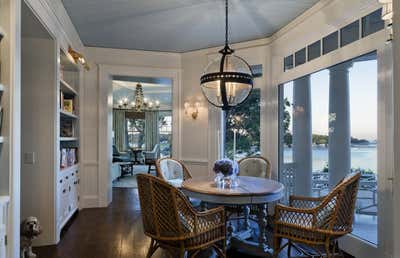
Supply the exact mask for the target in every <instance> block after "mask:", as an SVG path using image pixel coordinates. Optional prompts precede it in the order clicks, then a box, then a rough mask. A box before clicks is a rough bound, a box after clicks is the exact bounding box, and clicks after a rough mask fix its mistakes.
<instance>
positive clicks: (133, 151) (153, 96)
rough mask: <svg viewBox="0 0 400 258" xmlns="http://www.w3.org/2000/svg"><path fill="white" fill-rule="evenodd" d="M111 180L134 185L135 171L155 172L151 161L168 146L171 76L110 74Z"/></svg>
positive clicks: (164, 153) (118, 184) (117, 184)
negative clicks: (111, 103)
mask: <svg viewBox="0 0 400 258" xmlns="http://www.w3.org/2000/svg"><path fill="white" fill-rule="evenodd" d="M112 87H113V91H112V95H113V112H112V121H113V123H112V130H113V133H112V136H113V139H112V144H113V146H112V148H113V160H112V170H111V180H112V184H113V187H117V188H121V187H122V188H136V187H137V183H136V175H137V174H140V173H150V174H153V175H155V161H156V160H157V159H158V158H163V157H170V156H171V150H172V131H173V128H172V80H171V79H169V78H151V77H131V76H114V77H113V80H112Z"/></svg>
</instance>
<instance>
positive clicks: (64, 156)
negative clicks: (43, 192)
mask: <svg viewBox="0 0 400 258" xmlns="http://www.w3.org/2000/svg"><path fill="white" fill-rule="evenodd" d="M77 153H78V149H77V148H62V149H61V155H60V159H61V160H60V167H61V169H64V168H68V167H71V166H73V165H75V164H77V163H78V157H77Z"/></svg>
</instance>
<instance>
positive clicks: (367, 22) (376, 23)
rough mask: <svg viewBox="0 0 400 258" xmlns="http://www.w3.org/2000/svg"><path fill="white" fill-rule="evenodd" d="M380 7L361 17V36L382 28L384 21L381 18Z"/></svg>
mask: <svg viewBox="0 0 400 258" xmlns="http://www.w3.org/2000/svg"><path fill="white" fill-rule="evenodd" d="M381 14H382V9H379V10H376V11H375V12H372V13H370V14H368V15H367V16H364V17H363V18H362V36H363V37H366V36H368V35H371V34H372V33H375V32H377V31H380V30H382V29H383V28H384V27H385V22H384V21H383V20H382V19H381Z"/></svg>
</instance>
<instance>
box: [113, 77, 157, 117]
mask: <svg viewBox="0 0 400 258" xmlns="http://www.w3.org/2000/svg"><path fill="white" fill-rule="evenodd" d="M133 99H134V100H133V101H132V102H131V103H130V104H131V105H130V106H131V107H130V108H131V109H133V111H135V112H143V111H146V110H154V109H159V108H160V101H158V100H155V101H154V102H153V101H152V100H149V99H148V98H145V97H144V94H143V87H142V85H141V84H140V83H138V84H136V88H135V95H134V98H133ZM118 107H119V108H125V109H129V100H128V98H127V97H124V98H122V99H120V100H119V101H118Z"/></svg>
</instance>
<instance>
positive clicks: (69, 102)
mask: <svg viewBox="0 0 400 258" xmlns="http://www.w3.org/2000/svg"><path fill="white" fill-rule="evenodd" d="M63 111H65V112H68V113H73V112H74V100H73V99H66V98H65V97H64V101H63Z"/></svg>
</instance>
